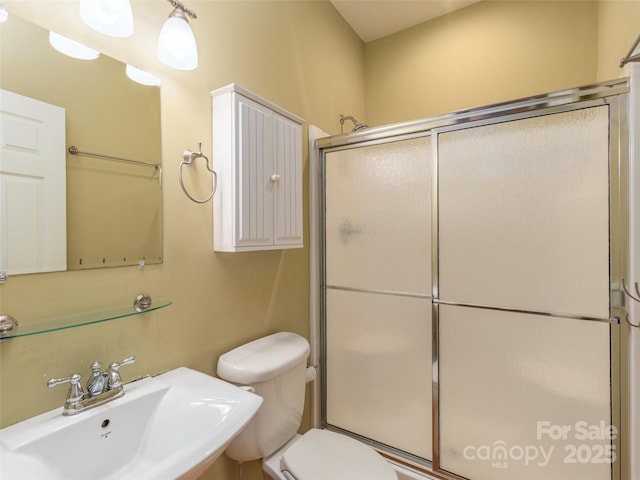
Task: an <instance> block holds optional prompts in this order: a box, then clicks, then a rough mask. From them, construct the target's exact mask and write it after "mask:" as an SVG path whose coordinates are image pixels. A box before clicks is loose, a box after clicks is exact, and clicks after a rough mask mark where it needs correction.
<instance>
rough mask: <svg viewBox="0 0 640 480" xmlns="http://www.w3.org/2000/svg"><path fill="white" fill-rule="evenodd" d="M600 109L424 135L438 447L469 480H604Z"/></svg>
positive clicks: (607, 385)
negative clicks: (434, 207) (430, 143)
mask: <svg viewBox="0 0 640 480" xmlns="http://www.w3.org/2000/svg"><path fill="white" fill-rule="evenodd" d="M609 151H610V147H609V107H608V106H597V107H590V108H581V109H574V110H571V111H566V112H560V113H554V114H550V115H544V116H537V117H532V118H525V119H520V120H512V121H502V122H500V123H494V124H488V125H482V126H475V127H472V128H463V129H459V130H455V131H450V132H444V133H440V134H439V135H438V252H439V256H438V262H439V263H438V273H439V275H438V292H439V293H438V296H439V298H438V299H437V300H436V303H438V313H437V315H438V318H437V322H438V327H439V329H438V331H439V338H438V359H439V362H438V363H439V377H438V379H439V382H438V388H439V399H438V401H439V403H438V404H439V445H438V448H437V449H438V452H439V458H438V464H439V468H440V469H441V470H443V471H447V472H451V473H454V474H456V475H458V476H461V477H464V478H470V479H473V480H500V479H504V480H512V479H515V478H517V479H518V480H538V479H541V478H557V479H562V480H609V479H610V478H611V477H612V463H613V461H614V460H615V459H616V456H617V453H618V452H616V450H615V448H616V445H615V439H616V438H617V436H618V434H619V432H617V430H616V429H615V427H613V426H612V398H611V368H612V366H611V351H610V348H611V338H610V336H611V328H612V327H611V323H609V319H610V318H612V314H611V305H610V245H609V241H610V240H609V236H610V218H609V214H610V212H609V208H610V206H609V198H610V192H609V188H610V180H609V168H610V165H609Z"/></svg>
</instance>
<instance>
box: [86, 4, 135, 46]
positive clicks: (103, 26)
mask: <svg viewBox="0 0 640 480" xmlns="http://www.w3.org/2000/svg"><path fill="white" fill-rule="evenodd" d="M80 18H82V21H83V22H84V23H86V24H87V25H88V26H90V27H91V28H93V29H94V30H96V31H98V32H100V33H103V34H105V35H109V36H112V37H130V36H131V35H133V12H132V11H131V2H130V1H129V0H81V1H80Z"/></svg>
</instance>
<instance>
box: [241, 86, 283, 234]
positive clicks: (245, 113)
mask: <svg viewBox="0 0 640 480" xmlns="http://www.w3.org/2000/svg"><path fill="white" fill-rule="evenodd" d="M237 108H238V130H239V137H238V145H237V148H238V156H237V162H238V165H237V176H236V182H237V186H236V205H237V212H236V215H237V218H236V232H235V233H236V242H235V243H236V246H238V247H251V246H262V245H272V244H273V182H272V181H271V175H272V172H273V155H274V141H273V138H274V135H273V133H274V131H273V128H274V126H273V114H272V112H271V110H269V109H267V108H265V107H263V106H261V105H260V104H258V103H256V102H253V101H251V100H249V99H247V98H244V97H240V96H238V107H237Z"/></svg>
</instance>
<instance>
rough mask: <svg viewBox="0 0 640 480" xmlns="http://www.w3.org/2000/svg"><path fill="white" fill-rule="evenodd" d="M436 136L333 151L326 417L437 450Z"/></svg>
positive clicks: (359, 431) (328, 196) (403, 445)
mask: <svg viewBox="0 0 640 480" xmlns="http://www.w3.org/2000/svg"><path fill="white" fill-rule="evenodd" d="M430 152H431V138H430V137H428V136H427V137H421V138H412V139H406V140H401V141H394V142H390V143H382V144H373V145H368V146H362V147H358V148H352V149H347V150H339V151H329V152H327V153H326V156H325V160H324V170H325V175H324V178H325V199H324V200H325V222H324V224H325V235H324V248H325V271H324V285H323V293H324V296H325V312H324V322H325V325H324V327H325V335H326V338H325V341H324V349H325V352H324V353H325V358H326V372H325V377H324V382H325V388H324V391H325V394H324V395H325V398H324V401H323V404H324V405H325V412H324V417H325V422H326V424H327V426H328V427H329V428H334V429H337V430H340V431H344V432H347V433H351V434H353V435H355V436H359V437H364V438H365V439H366V440H367V441H368V442H373V443H374V444H377V445H379V446H388V447H390V449H391V450H398V451H401V452H406V453H408V454H409V455H410V456H415V457H418V458H419V459H424V460H429V459H431V453H432V452H431V445H432V441H431V435H432V434H431V422H432V418H431V389H432V384H431V381H432V378H431V369H430V368H429V367H430V365H431V361H432V356H431V345H432V334H431V328H432V325H431V252H430V242H431V215H430V211H431V160H430V157H431V155H430Z"/></svg>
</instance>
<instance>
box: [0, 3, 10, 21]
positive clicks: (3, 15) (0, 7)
mask: <svg viewBox="0 0 640 480" xmlns="http://www.w3.org/2000/svg"><path fill="white" fill-rule="evenodd" d="M7 18H9V12H7V9H6V8H4V4H2V3H0V23H2V22H6V21H7Z"/></svg>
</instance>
